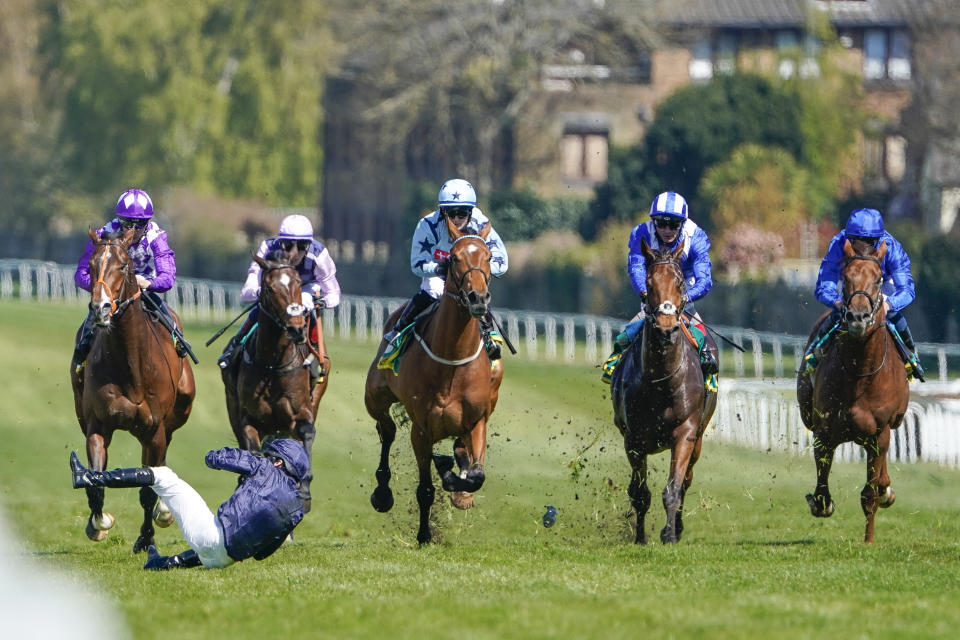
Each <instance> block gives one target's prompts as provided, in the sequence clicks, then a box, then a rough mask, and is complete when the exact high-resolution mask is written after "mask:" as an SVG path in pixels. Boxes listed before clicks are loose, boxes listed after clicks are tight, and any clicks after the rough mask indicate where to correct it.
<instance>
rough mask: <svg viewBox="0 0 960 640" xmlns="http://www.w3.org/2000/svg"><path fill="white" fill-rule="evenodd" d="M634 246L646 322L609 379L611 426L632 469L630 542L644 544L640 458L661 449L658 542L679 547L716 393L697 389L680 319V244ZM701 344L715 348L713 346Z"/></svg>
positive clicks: (696, 361)
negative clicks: (663, 475)
mask: <svg viewBox="0 0 960 640" xmlns="http://www.w3.org/2000/svg"><path fill="white" fill-rule="evenodd" d="M641 248H642V251H643V255H644V259H645V261H646V267H647V305H646V320H645V321H644V323H643V333H642V334H641V336H642V337H641V338H640V339H637V340H634V341H633V343H631V344H630V346H628V347H627V349H626V350H625V351H624V354H623V358H622V359H621V361H620V363H619V364H618V365H617V368H616V369H614V372H613V377H612V379H611V381H610V394H611V398H612V400H613V421H614V423H615V424H616V425H617V428H619V429H620V433H621V434H623V444H624V447H625V448H626V451H627V459H628V460H629V461H630V466H631V468H632V469H633V472H632V474H631V477H630V488H629V494H630V502H631V503H632V505H633V508H634V509H635V510H636V512H637V531H636V539H635V542H637V543H640V544H646V543H647V536H646V531H645V527H644V518H645V517H646V514H647V510H648V509H649V508H650V489H648V488H647V456H648V455H650V454H652V453H659V452H661V451H664V450H666V449H670V476H669V479H668V480H667V486H666V487H664V489H663V507H664V509H665V510H666V512H667V522H666V525H665V526H664V528H663V529H662V530H661V531H660V540H661V541H662V542H665V543H666V542H678V541H679V540H680V536H681V534H682V533H683V499H684V496H685V495H686V492H687V489H688V488H689V487H690V483H691V482H692V481H693V466H694V465H695V464H696V462H697V459H698V458H699V457H700V446H701V444H702V443H703V432H704V430H705V429H706V428H707V425H708V424H709V423H710V418H711V417H712V416H713V412H714V410H715V409H716V407H717V394H716V393H715V392H713V391H708V390H707V389H706V388H705V387H704V379H703V372H702V370H701V368H700V358H699V356H698V355H697V349H696V347H695V346H694V345H693V343H692V342H691V340H690V339H689V330H688V329H687V328H686V326H684V325H683V323H682V321H681V313H682V311H683V307H684V305H685V304H686V302H687V297H686V285H685V283H684V278H683V273H682V271H681V270H680V263H679V260H680V257H681V255H682V253H683V247H682V246H677V248H676V249H675V250H673V251H671V250H670V249H667V248H664V249H661V250H659V251H657V252H654V251H653V250H652V249H651V248H650V247H649V245H647V243H646V241H645V240H644V241H643V242H642V244H641ZM708 339H709V337H708ZM708 347H709V348H715V346H714V345H713V344H712V342H711V343H708Z"/></svg>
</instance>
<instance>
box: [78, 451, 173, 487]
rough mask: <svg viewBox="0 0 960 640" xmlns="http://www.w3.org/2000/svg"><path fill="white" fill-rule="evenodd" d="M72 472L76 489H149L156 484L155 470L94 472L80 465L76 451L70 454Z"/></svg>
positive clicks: (138, 468)
mask: <svg viewBox="0 0 960 640" xmlns="http://www.w3.org/2000/svg"><path fill="white" fill-rule="evenodd" d="M70 471H71V472H72V473H73V488H74V489H89V488H92V487H111V488H126V487H149V486H151V485H153V482H154V477H153V469H151V468H150V467H134V468H129V469H114V470H113V471H93V470H92V469H88V468H87V467H85V466H83V465H82V464H81V463H80V458H79V457H77V453H76V451H73V452H71V453H70Z"/></svg>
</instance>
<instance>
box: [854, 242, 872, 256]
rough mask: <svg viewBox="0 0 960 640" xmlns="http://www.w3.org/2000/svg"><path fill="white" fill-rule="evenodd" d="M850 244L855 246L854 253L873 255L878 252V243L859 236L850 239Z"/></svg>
mask: <svg viewBox="0 0 960 640" xmlns="http://www.w3.org/2000/svg"><path fill="white" fill-rule="evenodd" d="M850 246H851V247H852V248H853V253H854V254H856V255H858V256H872V255H874V254H875V253H876V252H877V247H876V245H874V244H871V243H869V242H864V241H863V240H860V239H859V238H857V239H855V240H853V239H852V240H850Z"/></svg>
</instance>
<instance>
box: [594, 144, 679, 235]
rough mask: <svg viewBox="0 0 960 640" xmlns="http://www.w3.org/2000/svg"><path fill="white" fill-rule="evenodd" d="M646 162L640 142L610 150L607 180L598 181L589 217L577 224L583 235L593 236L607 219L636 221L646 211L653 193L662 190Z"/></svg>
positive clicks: (643, 148)
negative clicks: (579, 224) (600, 182)
mask: <svg viewBox="0 0 960 640" xmlns="http://www.w3.org/2000/svg"><path fill="white" fill-rule="evenodd" d="M649 166H650V165H649V163H648V162H647V159H646V148H645V147H644V146H643V145H638V146H636V147H630V148H619V147H614V148H612V149H611V150H610V159H609V165H608V169H607V181H606V182H604V183H602V184H600V185H597V187H596V190H595V197H594V199H593V200H592V201H591V202H590V217H589V218H586V219H585V220H584V221H583V224H581V227H580V233H581V235H583V237H584V238H586V239H588V240H593V239H595V238H596V237H597V235H598V233H599V232H600V231H601V229H602V227H603V225H604V224H605V223H606V222H607V221H611V222H630V221H638V220H639V219H640V218H641V217H643V216H644V215H645V214H646V212H647V211H648V210H649V208H650V202H651V201H652V200H653V198H654V196H656V195H657V194H658V193H660V191H662V189H661V188H659V187H658V185H657V182H656V178H655V176H654V174H653V172H652V171H650V170H648V168H649Z"/></svg>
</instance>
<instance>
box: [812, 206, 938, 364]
mask: <svg viewBox="0 0 960 640" xmlns="http://www.w3.org/2000/svg"><path fill="white" fill-rule="evenodd" d="M846 240H850V241H851V242H854V243H856V242H861V243H865V244H867V245H870V246H872V247H874V248H875V249H876V248H879V246H880V243H881V242H882V243H885V244H886V245H887V254H886V256H884V258H883V263H882V264H881V265H880V267H881V268H882V269H883V306H884V308H885V309H886V312H887V324H888V325H893V327H894V328H895V329H896V333H897V334H899V336H900V339H901V340H902V341H903V344H904V346H905V347H906V348H907V349H908V350H909V353H906V354H904V357H905V358H906V360H907V364H908V365H909V368H910V369H911V370H912V374H913V376H914V377H916V378H918V379H919V380H920V381H921V382H923V381H924V377H923V369H922V368H921V367H920V359H919V357H918V355H917V347H916V345H915V344H914V342H913V335H912V334H911V333H910V327H908V326H907V319H906V318H905V317H904V315H903V310H904V309H905V308H906V307H907V306H908V305H909V304H910V303H911V302H913V300H914V298H915V297H916V293H915V292H914V287H913V275H911V273H910V257H909V256H908V255H907V252H906V251H905V250H904V248H903V245H901V244H900V243H899V242H897V239H896V238H894V237H893V236H892V235H890V234H889V233H888V232H887V231H885V230H884V228H883V217H882V216H881V215H880V212H879V211H877V210H876V209H857V210H856V211H854V212H853V213H851V214H850V217H849V218H848V219H847V226H846V227H844V229H843V230H842V231H840V232H839V233H837V235H835V236H834V237H833V240H831V241H830V246H829V247H828V248H827V254H826V255H825V256H824V257H823V261H822V262H821V263H820V273H819V275H818V276H817V285H816V289H815V291H814V295H816V297H817V300H819V301H820V302H822V303H823V304H824V305H826V306H827V307H829V308H830V315H829V316H828V317H827V318H826V319H825V320H824V321H823V322H821V323H820V326H819V327H817V334H816V336H814V338H813V340H811V341H810V345H809V346H808V347H807V352H806V353H805V354H804V357H803V361H804V365H803V373H804V374H805V375H808V374H810V373H811V372H812V371H813V370H814V369H816V367H817V361H818V359H819V358H821V357H822V356H823V354H824V353H826V351H827V346H828V341H829V338H830V336H831V335H832V334H833V332H834V330H835V329H836V328H837V327H838V326H839V325H840V323H841V321H842V319H843V307H844V300H843V292H842V291H841V290H840V288H839V286H838V284H839V283H840V282H841V281H842V280H843V276H842V273H841V272H842V270H843V265H844V254H843V247H844V243H845V241H846Z"/></svg>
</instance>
